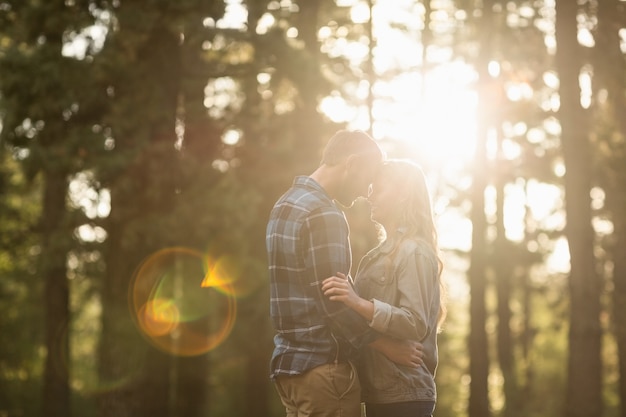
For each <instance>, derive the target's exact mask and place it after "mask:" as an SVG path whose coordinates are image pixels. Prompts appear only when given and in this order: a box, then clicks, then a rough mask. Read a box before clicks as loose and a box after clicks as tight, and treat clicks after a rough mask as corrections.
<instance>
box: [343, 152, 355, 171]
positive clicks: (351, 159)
mask: <svg viewBox="0 0 626 417" xmlns="http://www.w3.org/2000/svg"><path fill="white" fill-rule="evenodd" d="M357 159H358V158H357V156H356V155H355V154H352V155H348V157H347V158H346V159H345V160H344V164H346V169H350V168H352V167H353V165H354V164H356V162H357Z"/></svg>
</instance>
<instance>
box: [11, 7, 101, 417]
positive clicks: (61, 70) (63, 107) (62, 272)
mask: <svg viewBox="0 0 626 417" xmlns="http://www.w3.org/2000/svg"><path fill="white" fill-rule="evenodd" d="M3 11H4V12H5V15H7V16H8V17H9V18H8V19H7V20H8V24H9V26H8V31H10V33H11V35H12V42H10V43H9V47H8V48H6V50H5V51H4V55H3V56H2V62H1V63H0V65H1V66H2V68H1V69H2V73H3V74H4V75H6V74H10V76H4V75H3V77H2V81H1V83H2V86H1V88H2V93H3V97H4V101H5V104H6V107H5V109H6V111H5V114H4V116H5V118H4V129H3V133H2V135H3V136H4V137H5V138H6V139H8V142H9V143H11V145H13V146H15V147H17V148H22V149H23V150H24V153H25V154H26V155H27V157H25V158H23V159H22V162H23V164H24V167H25V170H26V172H27V176H28V177H29V178H34V177H35V176H37V175H40V176H41V181H42V184H43V185H42V187H43V188H42V215H41V219H40V221H39V227H38V233H39V237H40V242H41V254H40V257H39V262H38V263H39V274H40V276H41V277H42V279H43V281H44V283H45V289H44V292H43V296H44V299H43V300H42V301H43V302H42V305H43V308H44V312H45V313H44V317H45V319H44V324H45V341H44V344H45V348H46V359H45V366H44V377H43V395H42V398H43V406H42V408H43V414H45V415H49V416H53V417H55V416H59V417H61V416H69V415H71V411H70V384H69V381H70V369H68V364H69V356H70V355H69V352H70V351H69V349H70V347H69V337H68V334H69V333H68V326H69V322H70V310H69V287H68V281H67V254H68V253H69V251H70V250H71V248H72V247H73V246H74V245H75V243H76V242H75V241H74V238H73V235H74V228H75V227H76V226H77V225H78V224H80V223H81V220H77V218H76V216H74V214H72V210H71V209H70V208H69V207H68V206H67V205H66V201H67V196H68V181H69V177H70V175H72V174H74V173H76V172H78V171H80V170H81V169H83V168H84V166H85V163H86V158H85V155H86V154H88V153H89V151H90V150H91V149H92V148H93V147H97V143H98V142H97V141H96V140H94V141H92V142H91V143H85V142H83V139H87V138H90V137H91V138H93V137H94V135H93V133H92V134H90V133H89V132H90V130H91V127H92V121H93V114H94V110H95V109H97V107H98V104H97V100H94V95H93V94H92V92H91V90H90V84H89V80H88V79H87V78H81V77H80V76H78V74H82V73H83V72H84V71H85V69H86V67H87V66H88V64H87V63H86V62H81V61H79V60H76V59H74V58H73V57H69V56H64V46H65V45H66V44H67V35H68V33H72V34H74V35H75V34H77V33H80V31H81V29H82V28H84V27H85V26H86V25H88V24H89V23H91V22H92V21H93V17H92V16H91V15H90V14H89V12H88V7H87V4H86V3H84V2H76V3H72V4H70V3H67V2H64V1H51V2H46V3H45V4H44V3H39V2H21V3H17V2H15V3H13V4H9V3H4V4H3ZM50 16H55V18H54V19H50V18H49V17H50ZM23 22H24V23H23ZM77 223H78V224H77Z"/></svg>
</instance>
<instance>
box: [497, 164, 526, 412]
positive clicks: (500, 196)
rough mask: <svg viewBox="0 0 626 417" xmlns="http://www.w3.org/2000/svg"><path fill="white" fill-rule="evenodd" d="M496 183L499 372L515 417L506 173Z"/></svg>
mask: <svg viewBox="0 0 626 417" xmlns="http://www.w3.org/2000/svg"><path fill="white" fill-rule="evenodd" d="M497 161H498V163H499V166H503V167H504V166H506V165H505V164H506V161H504V160H500V159H498V160H497ZM494 177H495V181H496V193H497V194H496V199H497V202H496V207H497V215H498V219H497V225H496V228H497V237H496V241H495V245H494V252H493V266H494V276H495V286H496V294H497V300H498V303H497V316H498V336H497V350H498V362H499V365H500V371H501V372H502V377H503V380H504V382H503V388H504V399H505V409H504V413H503V416H505V417H506V416H514V415H518V413H520V412H522V404H520V402H519V401H518V399H519V392H518V387H517V376H516V373H515V363H514V358H513V338H512V336H511V327H510V325H511V316H512V313H511V307H510V299H511V279H512V276H511V271H512V270H513V269H514V268H512V265H511V260H512V259H513V256H512V255H513V254H512V253H511V245H510V244H509V242H508V240H507V238H506V235H505V233H506V230H505V227H504V188H505V185H506V177H505V175H504V174H503V173H501V172H498V171H495V172H494Z"/></svg>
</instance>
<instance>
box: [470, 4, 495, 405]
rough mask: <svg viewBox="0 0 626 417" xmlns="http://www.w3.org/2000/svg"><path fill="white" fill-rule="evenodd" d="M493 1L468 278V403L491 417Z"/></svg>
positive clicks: (487, 15) (485, 41)
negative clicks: (488, 197)
mask: <svg viewBox="0 0 626 417" xmlns="http://www.w3.org/2000/svg"><path fill="white" fill-rule="evenodd" d="M493 18H494V16H493V1H492V0H489V1H486V2H484V5H483V12H482V16H481V21H482V22H483V23H481V25H480V27H481V28H483V31H482V32H480V35H479V36H480V39H481V48H480V52H479V57H478V59H477V63H476V67H477V71H478V77H479V84H478V89H479V102H478V114H479V123H478V129H477V138H478V139H477V144H476V156H475V159H474V167H473V173H472V177H473V181H472V191H471V197H470V198H471V202H472V209H471V213H470V220H471V221H472V252H471V254H470V267H469V269H468V279H469V285H470V296H471V299H470V329H469V352H470V377H471V382H470V398H469V404H468V415H469V417H488V416H490V415H491V409H490V405H489V390H488V378H489V348H488V346H489V344H488V341H487V330H486V328H485V324H486V322H487V305H486V299H485V297H486V291H487V250H488V249H487V247H488V240H487V219H486V218H485V188H486V187H487V185H488V179H487V173H486V171H485V169H484V167H485V166H486V164H487V137H488V135H489V131H490V129H492V128H493V114H494V113H493V112H494V109H493V107H491V102H490V96H491V95H492V94H493V87H492V85H493V84H492V82H491V81H490V76H489V73H488V65H489V61H490V59H491V54H492V52H493V51H492V49H491V46H492V44H491V42H490V39H491V34H490V33H489V31H488V30H487V28H489V27H490V25H491V22H492V21H493Z"/></svg>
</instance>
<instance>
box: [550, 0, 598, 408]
mask: <svg viewBox="0 0 626 417" xmlns="http://www.w3.org/2000/svg"><path fill="white" fill-rule="evenodd" d="M577 12H578V7H577V3H576V2H572V1H569V0H559V1H557V2H556V39H557V53H556V65H557V71H558V74H559V79H560V87H559V95H560V108H559V111H558V117H559V120H560V123H561V132H562V133H561V138H562V139H561V140H562V148H563V156H564V161H565V166H566V174H565V178H564V181H565V209H566V216H567V224H566V227H565V234H566V237H567V241H568V245H569V252H570V273H569V290H570V323H569V324H570V328H569V358H568V366H567V369H568V378H567V394H566V395H567V397H566V401H565V404H566V405H565V415H566V416H567V417H579V416H580V417H583V416H591V415H594V416H597V415H601V414H602V409H603V404H602V361H601V338H602V329H601V325H600V319H599V317H600V309H601V306H600V291H601V285H600V280H599V277H598V274H597V272H596V269H595V258H594V252H593V241H594V231H593V228H592V224H591V200H590V196H589V193H590V190H591V166H590V164H591V162H590V158H589V155H590V150H591V148H590V144H589V134H588V126H587V123H586V121H585V118H586V114H585V111H584V109H583V108H582V107H581V104H580V88H579V84H578V76H579V72H580V70H581V67H582V60H581V55H582V53H581V52H582V51H581V48H580V45H579V44H578V41H577V21H576V17H577Z"/></svg>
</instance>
